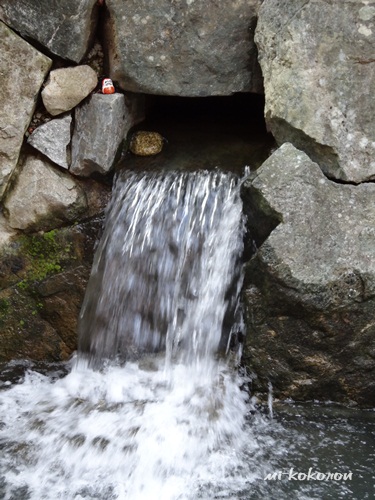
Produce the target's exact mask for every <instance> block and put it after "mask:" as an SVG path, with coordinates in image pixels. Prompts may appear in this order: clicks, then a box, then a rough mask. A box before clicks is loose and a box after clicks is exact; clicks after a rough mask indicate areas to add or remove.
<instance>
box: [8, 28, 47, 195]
mask: <svg viewBox="0 0 375 500" xmlns="http://www.w3.org/2000/svg"><path fill="white" fill-rule="evenodd" d="M0 52H1V57H0V74H1V85H0V197H1V196H2V194H3V193H4V191H5V189H6V187H7V184H8V182H9V179H10V177H11V174H12V172H13V170H14V169H15V167H16V165H17V161H18V157H19V154H20V149H21V146H22V141H23V136H24V133H25V130H26V128H27V126H28V124H29V123H30V120H31V117H32V114H33V112H34V108H35V103H36V100H37V97H38V92H39V89H40V87H41V86H42V83H43V81H44V79H45V77H46V75H47V72H48V70H49V68H50V66H51V64H52V61H51V60H50V59H49V58H48V57H46V56H44V55H43V54H41V53H40V52H38V51H37V50H36V49H34V48H33V47H32V46H31V45H29V44H28V43H27V42H25V41H24V40H23V39H22V38H20V37H19V36H18V35H16V34H15V33H14V32H13V31H11V30H10V29H9V28H8V27H6V26H5V25H4V24H3V23H1V22H0Z"/></svg>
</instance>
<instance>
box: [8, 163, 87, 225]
mask: <svg viewBox="0 0 375 500" xmlns="http://www.w3.org/2000/svg"><path fill="white" fill-rule="evenodd" d="M4 208H5V213H6V216H7V219H8V222H9V225H10V226H11V227H12V228H14V229H22V230H24V231H28V232H31V231H39V230H44V231H45V230H49V229H53V228H55V227H59V226H61V225H62V224H64V223H67V222H75V221H76V220H77V219H78V218H79V216H81V215H82V214H83V213H84V212H85V210H86V209H87V199H86V195H85V193H84V191H83V190H82V188H81V186H80V185H79V184H78V183H77V182H76V180H75V179H74V178H73V177H72V176H70V175H69V174H67V173H66V174H65V173H64V172H60V170H58V169H57V168H54V167H53V166H52V165H51V164H50V163H49V162H48V161H47V160H45V159H44V158H42V157H39V156H33V155H28V156H26V157H25V158H24V161H23V162H22V164H21V168H20V173H19V175H18V177H17V180H16V182H15V186H14V188H13V189H12V190H11V191H10V192H9V194H8V196H7V197H6V199H5V201H4Z"/></svg>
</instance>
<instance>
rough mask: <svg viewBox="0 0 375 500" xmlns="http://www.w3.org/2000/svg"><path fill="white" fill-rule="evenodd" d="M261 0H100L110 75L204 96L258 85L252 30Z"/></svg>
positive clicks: (136, 88) (139, 86)
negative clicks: (208, 0)
mask: <svg viewBox="0 0 375 500" xmlns="http://www.w3.org/2000/svg"><path fill="white" fill-rule="evenodd" d="M261 3H262V2H261V1H260V0H230V1H227V2H225V8H224V9H223V3H222V2H211V3H210V5H209V10H208V6H207V3H204V2H197V1H195V0H187V1H186V2H183V4H182V3H181V2H177V3H175V2H170V1H168V0H158V1H156V2H153V3H152V8H150V2H149V1H148V0H130V1H127V2H124V1H123V0H107V1H106V6H107V9H108V12H109V22H108V23H107V29H106V42H107V50H108V54H109V66H110V76H111V78H112V79H114V80H117V81H118V82H119V83H120V85H121V87H122V88H123V89H125V90H130V91H133V92H144V93H149V94H164V95H180V96H208V95H230V94H232V93H234V92H261V91H262V78H261V73H260V71H259V66H258V63H257V51H256V47H255V44H254V40H253V36H254V29H255V25H256V16H257V11H258V8H259V6H260V4H261Z"/></svg>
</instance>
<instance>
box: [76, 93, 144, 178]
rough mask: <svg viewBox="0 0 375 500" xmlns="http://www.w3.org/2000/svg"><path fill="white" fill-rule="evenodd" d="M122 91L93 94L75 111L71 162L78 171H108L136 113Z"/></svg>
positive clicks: (84, 174) (104, 172)
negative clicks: (118, 92)
mask: <svg viewBox="0 0 375 500" xmlns="http://www.w3.org/2000/svg"><path fill="white" fill-rule="evenodd" d="M132 111H134V110H133V108H131V107H129V106H128V105H127V102H126V101H125V97H124V95H123V94H110V95H102V94H93V95H92V96H91V97H90V99H89V100H88V101H87V102H85V103H84V104H83V105H82V106H81V107H80V108H77V109H76V112H75V128H74V134H73V139H72V166H71V168H70V171H71V172H72V173H73V174H75V175H80V176H89V175H91V174H92V173H93V172H99V173H100V174H106V173H108V172H109V171H110V170H111V169H112V167H113V165H114V161H115V158H116V153H117V151H118V150H119V148H120V146H121V143H122V141H123V140H124V139H125V136H126V134H127V132H128V131H129V129H130V127H132V126H133V125H134V119H136V118H137V114H133V113H132Z"/></svg>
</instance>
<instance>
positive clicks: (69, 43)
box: [0, 0, 97, 63]
mask: <svg viewBox="0 0 375 500" xmlns="http://www.w3.org/2000/svg"><path fill="white" fill-rule="evenodd" d="M96 3H97V0H65V1H64V2H60V1H58V0H38V1H37V2H36V1H35V0H17V1H16V2H15V1H14V0H1V5H0V19H2V20H3V21H4V22H5V23H6V24H8V25H9V26H11V27H12V28H13V29H15V30H16V31H18V32H20V33H21V35H22V36H24V37H26V38H30V39H32V40H35V41H37V42H38V43H40V44H42V45H43V46H44V47H46V48H47V49H48V50H49V51H51V52H52V54H55V55H57V56H59V57H62V58H63V59H70V60H71V61H74V62H76V63H78V62H80V61H81V59H82V58H83V56H84V55H85V53H86V51H87V49H88V47H89V42H90V40H91V39H92V37H93V35H94V30H95V27H96V22H97V10H96V7H95V5H96Z"/></svg>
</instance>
